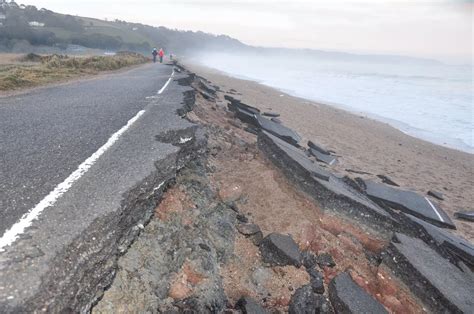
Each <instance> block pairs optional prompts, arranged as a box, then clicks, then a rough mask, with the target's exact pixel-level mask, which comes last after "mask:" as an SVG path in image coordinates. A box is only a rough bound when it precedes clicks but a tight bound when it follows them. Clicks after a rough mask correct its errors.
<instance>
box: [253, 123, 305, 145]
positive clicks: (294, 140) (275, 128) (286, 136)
mask: <svg viewBox="0 0 474 314" xmlns="http://www.w3.org/2000/svg"><path fill="white" fill-rule="evenodd" d="M255 117H256V119H257V122H258V125H259V126H260V128H262V129H263V130H265V131H267V132H269V133H271V134H273V135H275V136H278V137H279V138H281V139H283V140H284V141H286V142H288V143H290V144H292V145H295V146H298V143H299V141H301V137H300V136H299V135H298V134H297V133H296V132H294V131H293V130H291V129H289V128H287V127H286V126H284V125H281V124H278V123H275V122H273V121H271V120H268V119H267V118H264V117H262V116H259V115H256V116H255Z"/></svg>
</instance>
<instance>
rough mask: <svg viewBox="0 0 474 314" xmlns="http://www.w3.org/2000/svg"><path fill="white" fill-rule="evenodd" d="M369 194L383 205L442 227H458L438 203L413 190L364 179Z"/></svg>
mask: <svg viewBox="0 0 474 314" xmlns="http://www.w3.org/2000/svg"><path fill="white" fill-rule="evenodd" d="M364 183H365V186H366V188H367V189H366V193H367V195H368V196H369V197H370V198H371V199H373V200H374V201H376V202H378V203H380V204H381V205H388V206H390V207H393V208H395V209H398V210H401V211H403V212H407V213H408V214H411V215H414V216H416V217H418V218H421V219H423V220H426V221H428V222H430V223H433V224H436V225H438V226H440V227H445V228H451V229H456V226H455V225H454V224H453V222H452V221H451V219H450V218H449V216H448V215H447V214H446V213H445V211H444V210H443V209H442V208H441V207H440V206H439V205H437V204H436V203H434V202H432V201H430V200H429V199H428V198H427V197H423V196H420V195H418V194H417V193H415V192H412V191H405V190H401V189H396V188H392V187H389V186H387V185H384V184H381V183H376V182H373V181H369V180H364Z"/></svg>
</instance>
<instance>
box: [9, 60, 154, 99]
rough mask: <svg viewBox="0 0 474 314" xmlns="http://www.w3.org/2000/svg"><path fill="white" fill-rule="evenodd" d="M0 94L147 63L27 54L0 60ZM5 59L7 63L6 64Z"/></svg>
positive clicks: (143, 61) (141, 61)
mask: <svg viewBox="0 0 474 314" xmlns="http://www.w3.org/2000/svg"><path fill="white" fill-rule="evenodd" d="M0 60H4V62H3V63H2V62H0V91H11V90H18V89H21V88H27V87H35V86H39V85H44V84H49V83H54V82H60V81H64V80H67V79H71V78H76V77H80V76H85V75H94V74H98V73H100V72H103V71H113V70H118V69H121V68H124V67H128V66H132V65H137V64H142V63H145V62H147V61H148V59H147V58H145V57H144V56H142V55H140V54H137V53H128V52H122V53H117V54H116V55H114V56H88V57H69V56H63V55H47V56H39V55H35V54H29V55H26V56H22V57H18V56H16V57H15V58H13V57H12V56H4V57H1V55H0ZM5 60H10V61H11V62H10V63H8V62H6V61H5Z"/></svg>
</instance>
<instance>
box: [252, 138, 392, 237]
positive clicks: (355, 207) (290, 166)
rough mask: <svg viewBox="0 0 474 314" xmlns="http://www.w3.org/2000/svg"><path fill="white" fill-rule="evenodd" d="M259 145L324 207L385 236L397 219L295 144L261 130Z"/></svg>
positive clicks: (388, 235)
mask: <svg viewBox="0 0 474 314" xmlns="http://www.w3.org/2000/svg"><path fill="white" fill-rule="evenodd" d="M258 147H259V149H260V150H261V151H262V152H263V153H264V154H265V155H266V156H267V158H269V159H270V161H272V162H273V164H274V165H275V166H276V167H278V168H279V169H280V170H281V171H282V172H283V173H284V174H285V176H286V177H287V178H288V179H289V180H290V181H291V182H293V183H294V184H296V185H297V186H298V187H299V188H300V189H301V190H302V191H303V192H305V193H307V194H308V195H309V196H311V197H312V198H313V199H314V200H315V201H316V202H318V204H319V205H320V207H321V208H322V209H323V210H332V211H334V212H337V213H343V214H345V215H348V216H349V217H351V218H354V219H355V220H357V221H358V222H361V223H363V224H364V225H367V226H369V227H371V228H372V229H374V230H377V231H379V232H380V233H381V235H384V236H385V237H387V238H390V237H391V230H395V229H396V227H397V226H398V221H396V220H395V219H394V218H392V217H391V215H389V214H388V213H387V212H386V211H385V210H384V209H382V208H381V207H379V206H378V205H377V204H375V203H374V202H373V201H372V200H370V199H369V198H368V197H367V196H365V195H364V194H362V193H360V192H359V191H357V190H356V189H354V188H352V187H351V186H349V185H348V184H346V183H345V182H344V180H343V179H341V178H339V177H336V176H334V175H332V174H331V173H330V172H329V171H326V170H325V169H323V168H321V167H320V166H318V165H317V164H315V163H313V162H312V161H311V160H310V159H309V158H308V156H306V154H305V153H304V151H302V150H301V149H298V148H297V147H295V146H293V145H291V144H289V143H287V142H285V141H283V140H282V139H280V138H278V137H276V136H273V135H272V134H270V133H268V132H266V131H263V132H260V133H259V134H258Z"/></svg>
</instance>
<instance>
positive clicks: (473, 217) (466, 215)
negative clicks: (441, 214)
mask: <svg viewBox="0 0 474 314" xmlns="http://www.w3.org/2000/svg"><path fill="white" fill-rule="evenodd" d="M454 217H456V218H457V219H463V220H467V221H474V211H469V212H467V211H464V212H456V213H454Z"/></svg>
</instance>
